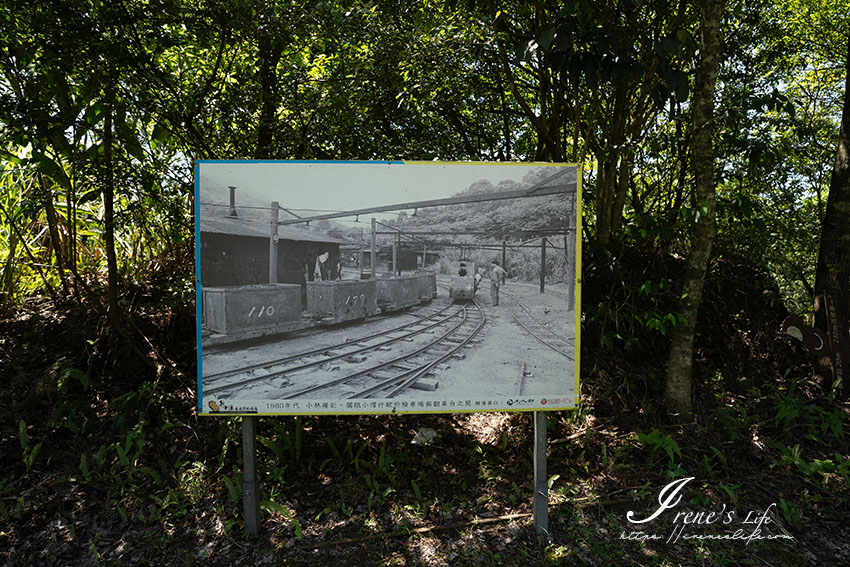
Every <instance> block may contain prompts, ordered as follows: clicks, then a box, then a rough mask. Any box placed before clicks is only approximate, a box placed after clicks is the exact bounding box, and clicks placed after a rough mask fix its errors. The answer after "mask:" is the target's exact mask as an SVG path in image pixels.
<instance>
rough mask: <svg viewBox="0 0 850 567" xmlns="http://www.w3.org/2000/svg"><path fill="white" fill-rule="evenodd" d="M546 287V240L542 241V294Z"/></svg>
mask: <svg viewBox="0 0 850 567" xmlns="http://www.w3.org/2000/svg"><path fill="white" fill-rule="evenodd" d="M545 287H546V238H545V237H544V238H543V239H542V240H541V241H540V293H543V290H544V289H545Z"/></svg>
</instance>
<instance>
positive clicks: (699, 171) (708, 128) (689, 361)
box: [664, 0, 723, 412]
mask: <svg viewBox="0 0 850 567" xmlns="http://www.w3.org/2000/svg"><path fill="white" fill-rule="evenodd" d="M722 11H723V0H706V1H705V3H704V4H703V10H702V15H701V18H700V51H701V53H702V58H701V60H700V62H699V66H698V67H697V74H696V80H695V84H694V98H693V109H694V114H693V116H694V129H693V132H694V133H693V161H692V164H693V171H694V180H695V186H694V193H695V197H696V205H697V211H698V215H697V219H696V222H695V224H694V228H693V235H692V238H691V250H690V254H689V255H688V267H687V270H686V272H685V281H684V286H683V288H684V292H685V293H686V294H687V295H686V297H685V299H684V300H683V304H682V306H681V308H680V310H681V313H682V315H684V317H685V322H684V323H682V324H680V325H679V326H677V327H676V328H674V329H673V337H672V344H671V345H670V358H669V360H668V365H667V382H666V386H665V391H664V403H665V405H666V406H667V407H668V408H669V409H670V410H671V411H674V412H690V411H691V408H692V406H691V390H692V388H691V377H692V371H693V350H694V330H695V328H696V321H697V314H698V312H699V306H700V302H701V300H702V291H703V284H704V282H705V273H706V270H707V268H708V259H709V257H710V256H711V247H712V245H713V244H714V234H715V218H714V217H715V197H716V195H715V176H714V147H713V143H712V134H713V132H714V123H713V115H714V89H715V85H716V83H717V71H718V68H719V51H720V49H719V48H720V33H719V32H720V21H721V14H722Z"/></svg>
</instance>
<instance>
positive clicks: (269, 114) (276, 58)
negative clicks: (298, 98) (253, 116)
mask: <svg viewBox="0 0 850 567" xmlns="http://www.w3.org/2000/svg"><path fill="white" fill-rule="evenodd" d="M274 34H275V31H274V30H270V29H266V30H263V31H262V32H261V35H260V61H261V64H260V96H261V97H262V106H261V108H260V123H259V126H258V130H257V147H256V148H255V149H254V159H268V158H271V157H272V154H273V151H272V142H273V141H274V130H275V123H276V121H277V105H278V97H277V66H278V63H280V58H281V55H282V54H283V44H282V43H281V41H280V39H278V38H277V37H275V36H274Z"/></svg>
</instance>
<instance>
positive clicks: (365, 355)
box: [204, 304, 486, 399]
mask: <svg viewBox="0 0 850 567" xmlns="http://www.w3.org/2000/svg"><path fill="white" fill-rule="evenodd" d="M485 322H486V319H485V317H484V312H483V310H482V309H481V308H480V307H479V306H478V305H477V304H470V307H467V306H466V305H461V306H458V305H453V304H449V305H447V306H445V307H444V308H442V309H439V310H437V311H435V312H434V313H431V314H428V315H427V316H424V317H422V318H421V319H420V320H418V321H414V322H412V323H408V324H405V325H401V326H399V327H395V328H393V329H389V330H386V331H382V332H379V333H374V334H372V335H369V336H366V337H361V338H359V339H357V340H356V341H351V342H347V343H342V344H337V345H331V346H325V347H321V348H317V349H313V350H310V351H305V352H301V353H297V354H293V355H290V356H287V357H283V358H279V359H275V360H271V361H267V362H262V363H258V364H254V365H251V366H247V367H242V368H239V369H235V370H230V371H226V372H219V373H216V374H210V375H207V376H205V377H204V396H213V395H214V396H220V397H222V398H226V397H230V395H232V394H234V393H236V392H239V391H242V390H245V389H246V388H250V389H255V387H259V388H261V389H263V390H268V389H270V388H271V389H274V390H275V391H276V393H275V397H276V398H278V399H295V398H304V397H316V395H318V396H319V397H327V398H334V399H341V398H342V397H345V398H350V399H356V398H369V397H378V396H379V395H380V396H382V397H387V398H390V397H395V396H397V395H398V394H400V393H401V392H403V391H404V390H406V389H407V388H409V387H411V386H412V385H414V384H415V383H416V382H418V381H419V379H420V378H422V377H423V376H425V375H426V374H428V373H429V372H430V371H431V370H432V369H433V368H434V367H436V366H437V365H439V364H440V363H442V362H443V361H444V360H446V359H447V358H449V357H451V356H454V355H456V354H457V351H458V350H459V349H460V348H463V347H464V346H466V345H467V344H469V343H470V341H472V340H473V337H474V336H475V335H476V334H477V333H478V331H480V330H481V328H482V327H483V326H484V323H485ZM394 353H396V354H395V355H394ZM397 353H400V354H397ZM338 361H344V362H345V363H346V364H345V366H344V368H345V371H346V374H345V375H343V376H341V377H339V378H335V379H333V380H330V381H325V382H321V383H313V384H310V382H313V381H314V380H311V378H314V376H311V375H310V372H311V371H312V370H313V369H315V368H317V367H322V366H324V367H325V369H326V370H328V371H331V372H332V371H339V370H342V368H343V365H342V364H341V363H340V364H339V365H338V366H334V363H336V362H338ZM305 383H306V384H309V385H307V386H306V387H299V384H305Z"/></svg>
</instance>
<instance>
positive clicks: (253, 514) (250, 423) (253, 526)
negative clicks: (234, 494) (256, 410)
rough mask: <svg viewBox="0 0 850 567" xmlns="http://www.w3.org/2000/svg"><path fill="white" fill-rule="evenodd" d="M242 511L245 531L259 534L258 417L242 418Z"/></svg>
mask: <svg viewBox="0 0 850 567" xmlns="http://www.w3.org/2000/svg"><path fill="white" fill-rule="evenodd" d="M242 466H243V467H244V470H243V477H242V512H243V515H244V516H245V531H246V532H248V533H249V534H251V535H252V536H255V535H257V533H258V532H259V527H260V499H259V495H258V494H257V489H258V488H259V487H258V485H257V418H256V416H247V417H243V418H242Z"/></svg>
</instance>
